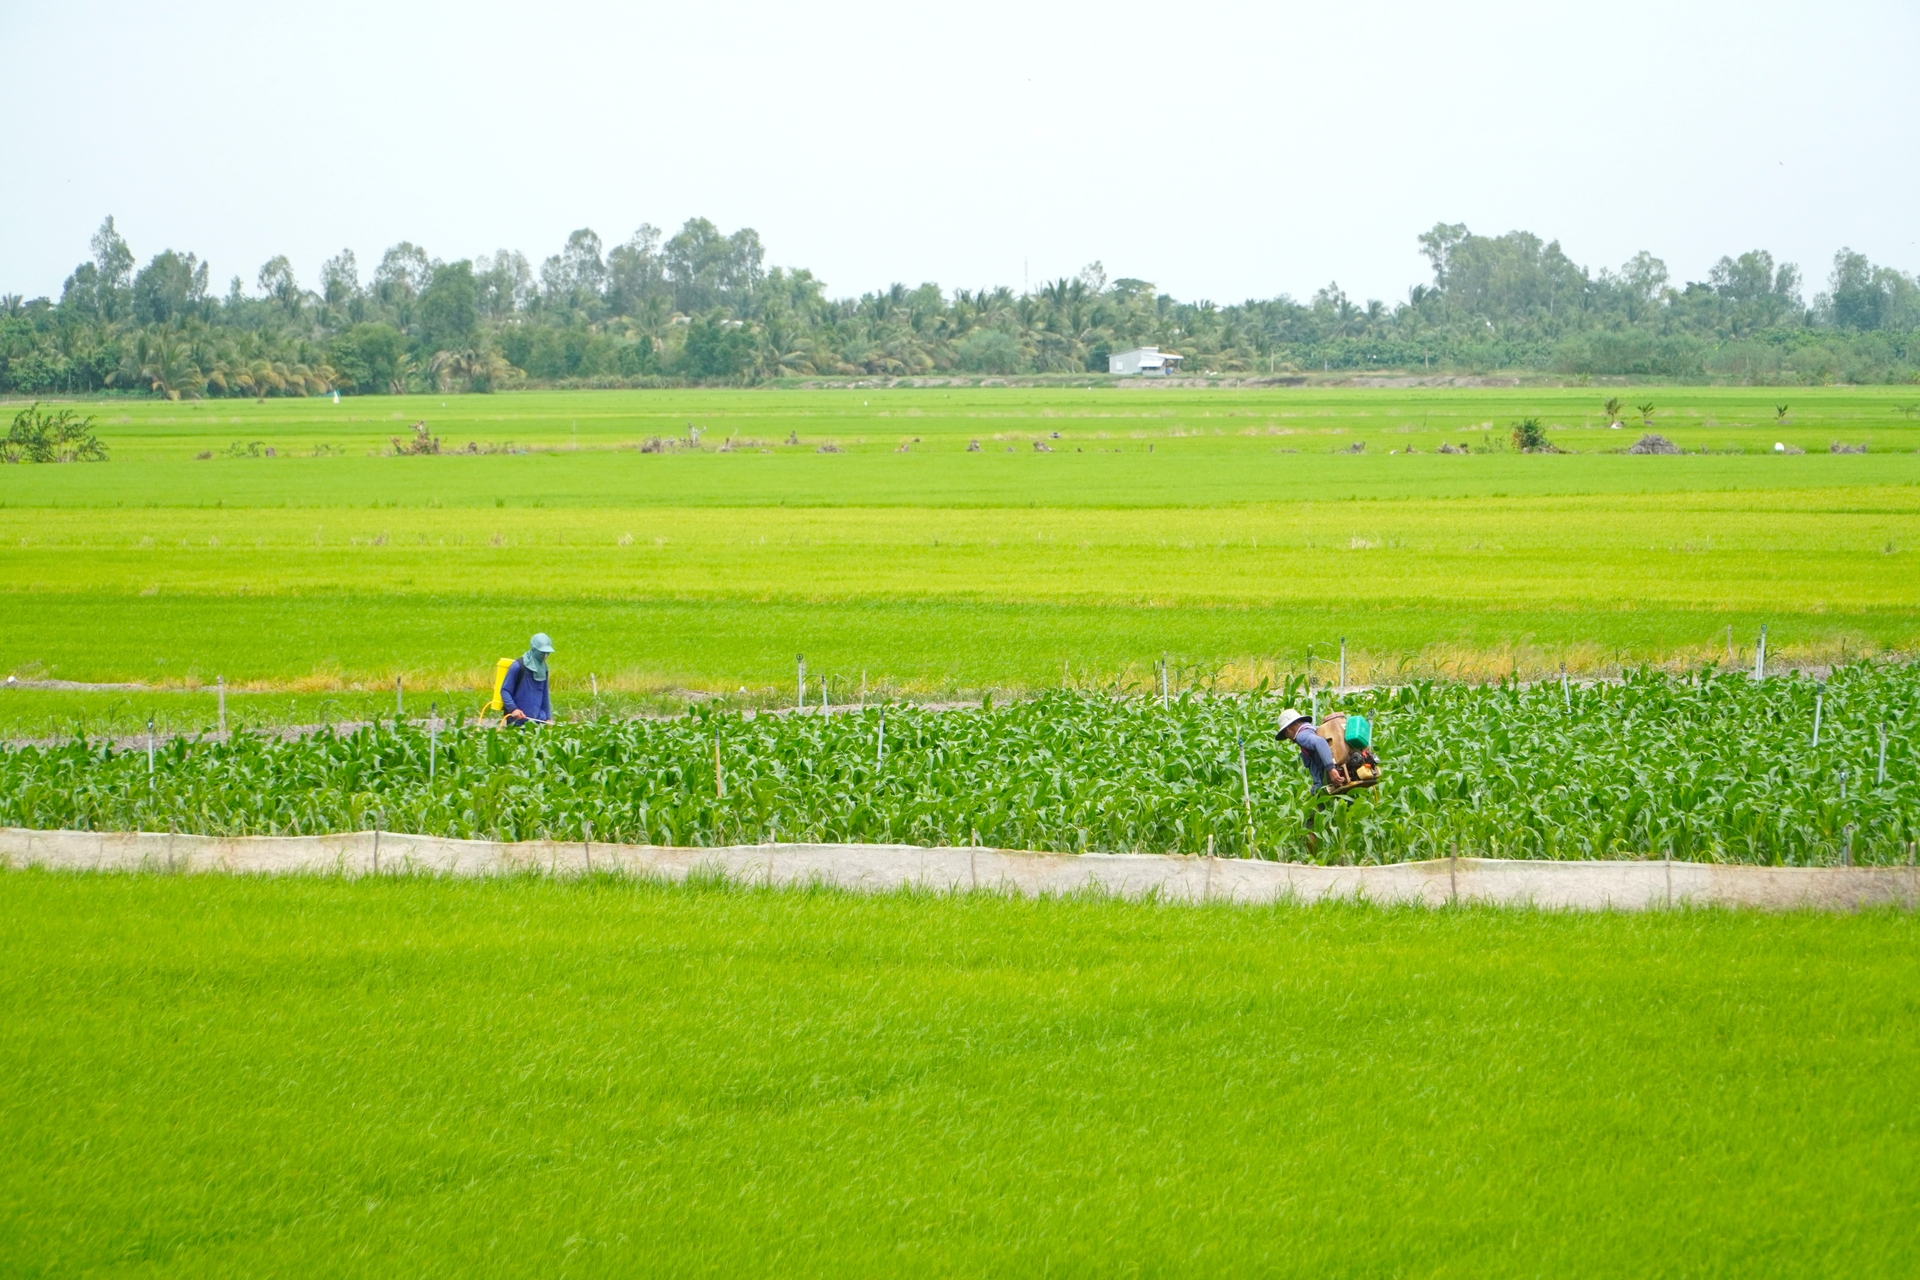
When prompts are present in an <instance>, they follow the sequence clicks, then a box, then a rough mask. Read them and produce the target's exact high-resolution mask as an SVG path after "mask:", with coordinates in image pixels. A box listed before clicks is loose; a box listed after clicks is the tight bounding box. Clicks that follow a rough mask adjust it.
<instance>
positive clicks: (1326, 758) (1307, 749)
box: [1293, 725, 1333, 791]
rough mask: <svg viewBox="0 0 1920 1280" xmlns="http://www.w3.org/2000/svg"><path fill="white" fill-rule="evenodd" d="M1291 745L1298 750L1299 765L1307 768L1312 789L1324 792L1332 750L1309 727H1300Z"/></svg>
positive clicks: (1331, 765)
mask: <svg viewBox="0 0 1920 1280" xmlns="http://www.w3.org/2000/svg"><path fill="white" fill-rule="evenodd" d="M1293 745H1294V746H1296V747H1298V748H1300V763H1301V764H1303V765H1305V766H1307V772H1308V773H1309V774H1311V775H1312V776H1313V789H1314V790H1315V791H1324V790H1326V787H1327V774H1328V772H1329V771H1331V770H1332V768H1333V748H1332V747H1330V746H1328V745H1327V740H1326V739H1325V738H1323V737H1321V736H1320V735H1319V734H1318V733H1316V732H1315V731H1314V729H1313V727H1312V726H1311V725H1301V726H1300V729H1299V731H1298V732H1297V733H1295V734H1294V735H1293Z"/></svg>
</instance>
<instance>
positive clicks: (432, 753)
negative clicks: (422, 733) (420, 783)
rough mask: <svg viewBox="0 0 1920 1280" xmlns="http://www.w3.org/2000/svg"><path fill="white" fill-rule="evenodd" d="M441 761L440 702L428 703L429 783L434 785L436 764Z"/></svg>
mask: <svg viewBox="0 0 1920 1280" xmlns="http://www.w3.org/2000/svg"><path fill="white" fill-rule="evenodd" d="M439 762H440V704H439V703H438V702H429V703H428V704H427V785H429V786H431V785H433V771H434V766H435V765H437V764H438V763H439Z"/></svg>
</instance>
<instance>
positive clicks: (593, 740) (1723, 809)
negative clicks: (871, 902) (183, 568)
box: [0, 664, 1920, 865]
mask: <svg viewBox="0 0 1920 1280" xmlns="http://www.w3.org/2000/svg"><path fill="white" fill-rule="evenodd" d="M1311 698H1312V695H1311V694H1309V692H1308V691H1307V690H1306V689H1305V687H1304V686H1303V685H1302V684H1300V683H1299V682H1297V681H1296V682H1293V683H1291V684H1289V685H1288V686H1286V687H1284V688H1281V689H1262V690H1260V691H1258V692H1256V693H1254V694H1253V695H1250V696H1231V697H1227V696H1223V697H1199V696H1193V695H1186V696H1181V697H1178V698H1175V699H1172V700H1170V701H1168V702H1164V703H1163V702H1162V701H1161V700H1160V699H1158V698H1152V697H1147V698H1140V697H1135V698H1114V697H1108V696H1101V695H1090V694H1084V693H1076V692H1067V691H1061V692H1057V693H1052V694H1048V695H1046V696H1044V697H1040V698H1037V699H1034V700H1032V701H1026V702H1019V703H1015V704H1012V705H1009V706H1004V707H998V708H995V707H991V706H984V707H982V708H980V709H978V710H963V711H929V710H919V709H913V708H909V707H901V706H895V707H868V708H864V709H858V710H847V711H842V712H839V713H836V714H832V715H820V714H785V715H769V714H764V713H763V714H758V715H743V714H738V713H726V712H716V711H712V710H708V709H697V710H696V711H694V712H692V713H690V714H688V715H686V716H682V717H679V718H676V719H672V720H628V721H614V720H600V721H595V722H590V723H585V724H577V725H567V726H560V727H556V728H553V729H549V730H522V731H495V730H476V729H471V728H457V727H454V728H447V729H445V730H442V729H440V728H438V727H437V726H433V725H428V724H425V723H423V722H420V721H402V722H398V723H392V724H385V725H378V726H376V727H373V728H367V729H361V730H358V731H356V732H352V733H348V734H335V733H332V732H322V733H320V734H317V735H314V736H309V737H305V738H300V739H295V740H285V739H281V738H275V737H267V736H261V735H254V734H245V733H242V734H237V735H235V736H234V737H233V738H231V739H229V740H225V741H213V740H188V739H184V738H181V739H174V740H171V741H168V742H165V743H162V744H160V745H159V746H158V747H157V748H156V749H155V750H154V751H153V753H152V754H151V756H149V754H148V752H147V751H146V750H145V749H142V748H136V749H133V750H125V749H116V748H115V747H113V746H112V745H103V744H100V743H96V742H89V741H87V740H84V739H80V740H75V741H73V742H71V743H67V744H63V745H58V746H53V747H22V748H17V749H12V750H7V751H4V752H0V792H3V794H0V822H4V823H5V824H7V825H15V826H26V827H40V828H92V829H113V830H130V829H140V830H150V831H151V830H177V831H193V832H204V833H211V834H301V833H307V834H311V833H320V832H335V831H344V830H363V829H366V828H369V827H372V826H374V825H375V824H376V823H379V824H381V825H383V826H384V827H386V828H387V829H389V830H396V831H410V832H419V833H427V834H435V835H445V836H455V837H482V838H497V839H526V838H534V837H541V836H551V837H558V838H565V839H587V838H591V839H593V840H600V841H610V842H629V843H638V842H652V843H658V844H670V845H691V846H702V845H715V844H732V843H751V842H759V841H767V840H779V841H862V842H902V843H912V844H925V845H936V844H968V843H979V844H982V845H989V846H995V847H1001V848H1028V849H1046V850H1060V851H1070V852H1085V851H1104V852H1183V853H1200V852H1205V851H1206V850H1207V849H1209V848H1211V849H1213V850H1214V851H1215V852H1216V853H1219V854H1224V855H1233V856H1259V857H1280V858H1285V859H1289V860H1302V859H1309V858H1310V859H1313V860H1318V861H1337V862H1391V861H1400V860H1404V859H1414V858H1426V857H1435V856H1440V855H1444V854H1445V853H1447V852H1449V851H1451V850H1456V849H1457V850H1458V851H1459V852H1461V853H1463V854H1476V855H1492V856H1498V857H1516V858H1519V857H1525V858H1562V859H1569V858H1618V857H1649V856H1671V857H1675V858H1683V859H1696V860H1716V861H1735V862H1759V863H1781V864H1790V865H1812V864H1826V863H1832V862H1836V861H1839V860H1841V859H1843V858H1851V859H1853V860H1855V861H1858V862H1861V863H1887V862H1897V861H1905V860H1906V859H1907V858H1908V857H1909V852H1910V848H1911V842H1912V841H1914V840H1915V839H1916V834H1917V833H1916V813H1917V810H1916V804H1917V802H1920V772H1917V771H1916V767H1915V754H1914V750H1913V744H1912V741H1911V736H1910V735H1911V733H1912V731H1913V729H1914V727H1915V725H1916V723H1917V716H1916V710H1917V705H1920V666H1915V665H1902V666H1884V665H1870V664H1857V665H1853V666H1848V667H1844V668H1841V669H1839V670H1837V671H1836V672H1834V673H1833V675H1832V676H1831V677H1830V678H1829V679H1828V680H1826V681H1824V682H1816V681H1814V680H1812V679H1808V678H1803V677H1786V678H1773V679H1769V680H1766V681H1763V682H1756V681H1753V680H1752V679H1750V678H1748V677H1747V676H1746V675H1743V674H1734V673H1727V672H1720V671H1714V670H1702V671H1700V672H1699V673H1697V674H1696V675H1694V676H1691V677H1687V678H1679V679H1676V678H1671V677H1667V676H1663V675H1657V674H1652V673H1642V674H1637V675H1634V676H1631V677H1629V678H1628V679H1626V680H1625V681H1624V682H1622V683H1618V684H1595V685H1588V686H1577V687H1576V686H1572V685H1563V684H1560V683H1557V682H1556V683H1546V684H1535V685H1532V686H1525V687H1523V686H1519V685H1514V684H1508V685H1499V686H1490V687H1489V686H1469V685H1462V684H1452V683H1445V682H1426V683H1419V684H1414V685H1408V686H1402V687H1399V688H1394V689H1382V690H1372V691H1361V692H1354V693H1349V694H1347V695H1345V696H1343V697H1341V698H1340V699H1339V700H1338V703H1339V706H1340V707H1341V709H1343V710H1348V711H1360V712H1365V713H1366V714H1368V715H1370V716H1371V717H1373V719H1374V722H1375V724H1376V726H1377V729H1378V750H1379V753H1380V755H1381V756H1382V758H1383V760H1384V761H1385V764H1386V769H1387V777H1386V781H1385V782H1384V783H1383V785H1382V786H1381V787H1380V788H1378V789H1377V790H1376V791H1373V792H1370V793H1365V794H1361V795H1358V796H1357V797H1355V798H1352V799H1350V800H1349V799H1329V798H1326V797H1315V796H1313V795H1311V794H1309V792H1308V790H1307V787H1306V783H1305V775H1304V772H1303V771H1302V769H1301V767H1300V765H1299V764H1298V763H1297V761H1296V759H1295V758H1294V753H1293V751H1292V749H1291V748H1289V747H1283V746H1282V745H1281V744H1279V743H1277V742H1275V740H1274V734H1273V729H1274V720H1275V716H1276V713H1277V711H1278V710H1279V705H1280V704H1281V703H1282V702H1287V703H1293V704H1296V705H1305V704H1308V703H1309V700H1310V699H1311ZM1330 706H1331V702H1330V700H1328V699H1326V698H1325V697H1324V696H1323V697H1322V698H1321V699H1320V700H1319V707H1318V709H1319V710H1320V711H1322V712H1324V711H1326V710H1328V709H1330ZM1816 712H1817V718H1818V721H1819V743H1818V745H1817V746H1816V745H1815V741H1814V735H1815V721H1816Z"/></svg>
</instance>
